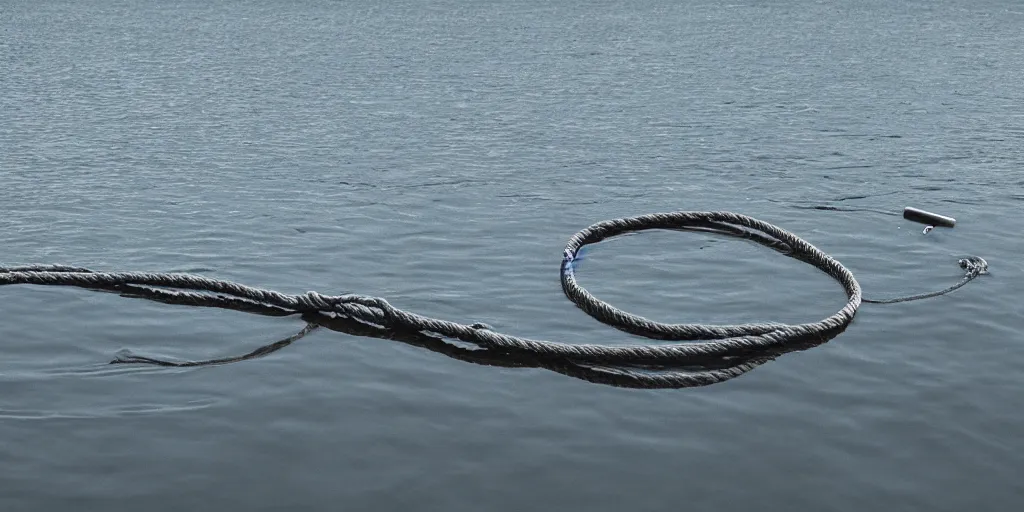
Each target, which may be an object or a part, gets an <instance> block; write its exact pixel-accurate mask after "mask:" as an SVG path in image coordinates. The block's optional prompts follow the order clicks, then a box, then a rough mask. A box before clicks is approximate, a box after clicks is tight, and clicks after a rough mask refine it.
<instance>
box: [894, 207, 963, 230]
mask: <svg viewBox="0 0 1024 512" xmlns="http://www.w3.org/2000/svg"><path fill="white" fill-rule="evenodd" d="M903 218H904V219H907V220H911V221H914V222H920V223H921V224H927V225H929V226H942V227H944V228H951V227H953V226H956V219H954V218H953V217H946V216H945V215H939V214H937V213H932V212H926V211H924V210H918V209H917V208H912V207H910V206H908V207H906V208H904V209H903Z"/></svg>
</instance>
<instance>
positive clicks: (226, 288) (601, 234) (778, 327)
mask: <svg viewBox="0 0 1024 512" xmlns="http://www.w3.org/2000/svg"><path fill="white" fill-rule="evenodd" d="M648 229H674V230H701V231H711V232H716V233H721V234H727V235H732V236H738V237H743V238H746V239H749V240H753V241H755V242H758V243H760V244H762V245H766V246H768V247H770V248H772V249H775V250H776V251H779V252H782V253H784V254H786V255H788V256H790V257H793V258H797V259H799V260H801V261H805V262H807V263H810V264H812V265H814V266H815V267H817V268H818V269H820V270H822V271H823V272H825V273H827V274H829V275H830V276H832V277H833V278H834V279H836V280H837V281H838V282H839V283H840V284H841V285H842V286H843V289H844V290H845V292H846V295H847V298H848V302H847V303H846V305H845V306H844V307H843V308H842V309H840V310H839V311H838V312H836V313H835V314H833V315H831V316H829V317H827V318H825V319H824V320H821V321H819V322H814V323H808V324H799V325H788V324H780V323H757V324H742V325H705V324H665V323H660V322H655V321H652V320H649V319H646V318H643V317H640V316H637V315H633V314H631V313H627V312H625V311H622V310H619V309H617V308H615V307H613V306H611V305H610V304H607V303H605V302H603V301H601V300H599V299H597V298H596V297H594V296H593V295H591V294H590V293H589V292H587V291H586V290H585V289H584V288H583V287H581V286H580V285H579V284H578V283H577V282H576V277H575V273H574V266H573V265H574V263H575V259H576V257H577V254H578V253H579V250H580V249H581V248H582V247H583V246H585V245H588V244H592V243H596V242H599V241H601V240H604V239H606V238H609V237H612V236H616V235H621V234H625V233H629V232H635V231H643V230H648ZM960 265H961V267H963V268H964V270H965V271H966V272H967V274H966V275H965V277H964V279H963V280H962V281H961V282H960V283H958V284H957V285H954V286H952V287H950V288H947V289H945V290H943V291H940V292H935V293H930V294H922V295H917V296H912V297H905V298H901V299H889V300H885V301H871V302H881V303H891V302H902V301H906V300H916V299H919V298H925V297H932V296H935V295H941V294H944V293H948V292H950V291H953V290H955V289H957V288H959V287H960V286H963V285H964V284H966V283H967V282H968V281H970V280H972V279H974V278H975V277H977V276H978V275H980V274H983V273H986V271H987V266H988V265H987V263H986V262H985V260H983V259H981V258H977V257H971V258H966V259H964V260H961V261H960ZM561 277H562V279H561V281H562V289H563V291H564V292H565V294H566V296H567V297H568V298H569V299H570V300H572V301H573V302H574V303H575V304H576V305H577V306H578V307H579V308H580V309H582V310H583V311H585V312H586V313H588V314H589V315H591V316H592V317H594V318H596V319H597V320H599V321H601V322H603V323H606V324H608V325H611V326H613V327H616V328H618V329H620V330H622V331H625V332H628V333H631V334H635V335H639V336H644V337H647V338H651V339H657V340H665V341H687V343H663V344H652V345H596V344H579V345H573V344H565V343H557V342H550V341H542V340H532V339H527V338H520V337H516V336H509V335H505V334H501V333H498V332H495V331H493V330H491V329H490V327H488V326H486V325H484V324H472V325H465V324H459V323H456V322H449V321H446V320H439V319H434V318H429V317H425V316H421V315H417V314H415V313H410V312H406V311H403V310H401V309H398V308H395V307H393V306H392V305H391V304H389V303H388V302H387V301H386V300H384V299H382V298H379V297H368V296H362V295H340V296H326V295H321V294H319V293H317V292H307V293H305V294H302V295H287V294H282V293H278V292H275V291H270V290H261V289H258V288H252V287H248V286H245V285H241V284H236V283H232V282H228V281H221V280H217V279H211V278H207V277H202V276H197V275H192V274H161V273H144V272H121V273H106V272H94V271H91V270H88V269H84V268H80V267H68V266H62V265H48V266H30V267H11V268H3V267H0V285H5V284H37V285H63V286H77V287H81V288H88V289H96V290H105V291H113V292H118V293H121V294H122V295H125V296H130V297H141V298H146V299H150V300H155V301H160V302H166V303H172V304H184V305H193V306H205V307H221V308H228V309H235V310H242V311H249V312H253V313H258V314H264V315H274V316H283V315H290V314H296V313H299V314H302V315H303V318H304V319H305V320H306V321H307V322H308V325H307V326H306V328H304V329H303V330H302V331H300V332H299V333H297V334H295V335H292V336H290V337H288V338H285V339H283V340H280V341H278V342H276V343H273V344H271V345H267V346H264V347H261V348H259V349H257V350H255V351H253V352H250V353H249V354H246V355H243V356H237V357H228V358H220V359H211V360H207V361H189V362H171V361H165V360H160V359H155V358H149V357H140V356H134V355H123V356H122V357H120V358H119V359H118V360H115V361H114V362H118V363H147V364H157V365H163V366H202V365H209V364H223V363H229V362H235V361H242V360H247V359H253V358H256V357H260V356H263V355H266V354H269V353H271V352H274V351H277V350H280V349H281V348H283V347H285V346H287V345H289V344H291V343H292V342H294V341H295V340H297V339H299V338H301V337H302V336H304V335H306V334H307V333H309V332H311V331H312V330H314V329H315V328H316V326H319V325H327V326H328V327H329V328H332V329H336V330H341V331H343V332H354V333H357V334H360V335H368V336H374V337H381V338H389V339H397V340H399V341H403V342H406V343H410V344H413V345H417V346H422V347H425V348H428V349H430V350H434V351H437V352H440V353H443V354H445V355H448V356H450V357H454V358H456V359H460V360H466V361H471V362H476V363H479V364H488V365H497V366H533V367H542V368H547V369H550V370H553V371H557V372H559V373H563V374H566V375H570V376H573V377H577V378H582V379H585V380H588V381H592V382H601V383H605V384H612V385H617V386H626V387H643V388H678V387H692V386H702V385H708V384H713V383H716V382H722V381H725V380H728V379H731V378H733V377H736V376H738V375H741V374H743V373H746V372H748V371H750V370H751V369H753V368H754V367H756V366H759V365H761V364H763V363H765V362H767V361H769V360H771V359H774V358H775V357H777V356H779V355H781V354H784V353H787V352H791V351H794V350H802V349H805V348H809V347H812V346H815V345H818V344H821V343H824V342H826V341H828V340H830V339H832V338H833V337H835V336H837V335H838V334H839V333H841V332H842V331H843V330H845V329H846V327H847V326H848V325H849V324H850V322H851V321H852V320H853V317H854V315H855V314H856V312H857V309H858V308H859V306H860V304H861V302H862V301H863V300H864V299H863V298H862V296H861V288H860V285H859V284H858V283H857V280H856V279H855V278H854V277H853V274H852V273H850V271H849V270H847V269H846V268H845V267H844V266H843V265H842V264H840V263H839V262H838V261H836V260H834V259H832V258H831V257H830V256H828V255H827V254H825V253H823V252H821V251H820V250H818V249H817V248H816V247H814V246H812V245H811V244H809V243H807V242H805V241H804V240H802V239H800V238H799V237H797V236H796V235H794V234H792V233H789V232H787V231H785V230H783V229H781V228H778V227H776V226H773V225H771V224H768V223H765V222H762V221H759V220H757V219H753V218H751V217H747V216H745V215H740V214H735V213H729V212H673V213H657V214H650V215H643V216H639V217H631V218H623V219H615V220H610V221H604V222H600V223H597V224H594V225H592V226H590V227H588V228H586V229H584V230H582V231H580V232H579V233H577V234H576V235H574V236H573V237H572V238H571V239H570V240H569V243H568V244H567V246H566V249H565V254H564V257H563V261H562V267H561ZM445 339H457V340H461V341H463V342H466V343H469V344H472V345H474V347H475V348H472V349H470V348H464V347H461V346H457V345H454V344H450V343H447V342H446V341H445Z"/></svg>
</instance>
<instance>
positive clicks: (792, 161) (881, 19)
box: [0, 0, 1024, 511]
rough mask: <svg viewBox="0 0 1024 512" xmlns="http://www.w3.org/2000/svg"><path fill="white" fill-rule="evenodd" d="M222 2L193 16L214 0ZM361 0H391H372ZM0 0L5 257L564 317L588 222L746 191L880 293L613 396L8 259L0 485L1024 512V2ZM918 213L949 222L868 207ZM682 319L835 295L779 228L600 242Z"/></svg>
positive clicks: (477, 314)
mask: <svg viewBox="0 0 1024 512" xmlns="http://www.w3.org/2000/svg"><path fill="white" fill-rule="evenodd" d="M211 4H213V5H211ZM367 4H372V5H367ZM848 4H849V3H847V2H800V1H796V0H784V1H778V2H755V3H753V5H751V3H750V2H748V3H737V4H728V5H727V4H725V3H723V2H712V1H704V2H697V1H683V2H673V1H660V2H659V1H644V0H640V1H635V2H628V3H621V4H620V3H612V2H573V1H566V2H553V3H549V2H539V1H531V2H516V3H507V2H486V1H479V2H473V1H462V0H451V1H447V2H404V3H403V2H377V3H371V2H318V1H306V2H268V1H264V2H246V3H242V2H198V1H177V2H155V1H148V2H147V1H137V2H127V1H124V2H122V1H114V0H90V1H83V2H47V3H35V2H17V1H6V2H0V34H2V35H0V178H2V182H0V206H2V208H3V211H2V215H0V236H2V240H3V243H2V248H0V262H2V263H3V264H8V265H10V264H24V263H66V264H75V265H82V266H88V267H91V268H94V269H101V270H151V271H187V272H196V273H202V274H205V275H210V276H214V277H218V278H223V279H230V280H234V281H239V282H242V283H246V284H250V285H254V286H260V287H267V288H273V289H276V290H280V291H285V292H290V293H298V292H303V291H306V290H318V291H321V292H324V293H339V292H343V291H349V292H354V293H362V294H370V295H377V296H382V297H386V298H387V299H388V300H390V301H391V302H392V303H393V304H395V305H397V306H399V307H401V308H404V309H408V310H412V311H416V312H419V313H422V314H426V315H430V316H434V317H441V318H447V319H451V320H458V321H462V322H476V321H482V322H487V323H489V324H491V325H492V326H494V327H495V329H497V330H499V331H503V332H508V333H511V334H517V335H524V336H531V337H537V338H544V339H551V340H559V341H569V342H602V343H615V342H627V341H636V340H631V339H630V337H629V336H627V335H625V334H623V333H621V332H619V331H616V330H614V329H610V328H608V327H605V326H602V325H601V324H599V323H598V322H596V321H594V320H592V319H591V318H589V317H587V316H586V315H585V314H583V313H582V312H580V311H579V310H577V309H576V308H575V307H574V306H573V305H572V303H570V302H569V301H568V300H566V299H565V298H564V297H563V296H562V293H561V290H560V288H559V284H558V265H559V263H560V258H561V251H562V248H563V246H564V244H565V242H566V240H567V239H568V238H569V237H570V236H571V235H572V234H573V233H574V232H576V231H577V230H578V229H580V228H582V227H585V226H587V225H589V224H591V223H593V222H596V221H600V220H604V219H609V218H614V217H619V216H625V215H636V214H642V213H648V212H657V211H669V210H679V209H686V210H731V211H736V212H741V213H745V214H749V215H753V216H755V217H758V218H760V219H763V220H766V221H769V222H772V223H775V224H778V225H780V226H782V227H784V228H787V229H789V230H792V231H794V232H795V233H797V234H799V235H800V236H802V237H804V238H805V239H807V240H808V241H810V242H811V243H813V244H815V245H817V246H818V247H820V248H821V249H823V250H824V251H826V252H828V253H830V254H832V255H834V256H835V257H837V258H838V259H839V260H840V261H842V262H843V263H844V264H846V265H847V266H848V267H849V268H850V269H851V270H852V271H853V272H854V273H855V275H857V277H858V279H859V280H860V282H861V284H862V285H863V286H864V288H865V293H866V295H868V296H870V297H879V298H880V297H886V296H892V295H899V294H908V293H916V292H920V291H930V290H933V289H938V288H941V287H944V286H947V285H949V284H952V283H953V282H955V281H956V280H957V278H958V277H959V276H960V269H959V268H957V266H956V258H958V257H961V256H964V255H969V254H976V255H979V256H983V257H984V258H986V259H987V260H988V261H989V263H990V264H991V265H992V275H991V276H987V277H984V278H982V279H979V280H977V281H976V282H974V283H972V284H970V285H968V286H967V287H965V288H963V289H961V290H959V291H957V292H956V293H954V294H952V295H948V296H944V297H940V298H937V299H932V300H929V301H923V302H915V303H908V304H902V305H892V306H873V305H865V306H864V307H863V308H862V309H861V311H860V313H859V314H858V316H857V319H856V321H855V322H854V324H853V326H852V327H851V328H850V329H849V330H847V331H846V332H845V333H844V334H843V335H841V336H840V337H839V338H837V339H835V340H833V341H832V342H831V343H829V344H827V345H824V346H821V347H817V348H815V349H813V350H810V351H807V352H802V353H797V354H790V355H787V356H785V357H783V358H781V359H780V360H778V361H775V362H773V363H769V364H767V365H765V366H762V367H761V368H759V369H757V370H755V371H754V372H752V373H750V374H747V375H745V376H743V377H740V378H738V379H735V380H732V381H730V382H727V383H724V384H720V385H716V386H712V387H708V388H701V389H689V390H677V391H636V390H624V389H617V388H612V387H607V386H601V385H595V384H588V383H585V382H582V381H579V380H574V379H570V378H567V377H564V376H561V375H558V374H555V373H552V372H548V371H545V370H537V369H499V368H493V367H485V366H479V365H474V364H470V363H465V362H460V361H456V360H453V359H449V358H447V357H445V356H443V355H440V354H436V353H434V352H430V351H428V350H424V349H422V348H417V347H413V346H409V345H406V344H403V343H400V342H397V341H389V340H381V339H376V338H368V337H359V336H351V335H346V334H343V333H338V332H333V331H330V330H321V331H318V332H316V333H314V334H313V335H311V336H310V337H308V338H306V339H304V340H302V341H301V342H299V343H297V344H296V345H294V346H292V347H290V348H288V349H286V350H284V351H281V352H279V353H276V354H273V355H271V356H269V357H266V358H264V359H260V360H257V361H252V362H247V363H243V364H237V365H230V366H222V367H215V368H204V369H192V370H174V369H170V370H168V369H159V368H124V367H111V366H109V365H106V364H105V363H106V362H107V361H109V360H110V359H111V358H112V357H113V356H114V354H115V353H117V351H118V350H121V349H125V348H129V349H132V350H134V351H137V352H139V353H145V354H150V355H161V356H165V357H174V358H183V359H188V358H202V357H217V356H221V355H228V354H235V353H239V352H244V351H246V350H249V349H251V348H254V347H255V346H257V345H259V344H261V343H264V342H269V341H272V340H274V339H277V338H279V337H282V336H285V335H287V334H290V333H292V332H294V331H296V330H297V329H299V328H300V327H301V325H302V323H301V322H300V321H299V320H297V319H294V318H283V319H282V318H269V317H262V316H256V315H250V314H244V313H237V312H230V311H222V310H199V309H190V308H186V307H180V306H170V305H163V304H156V303H150V302H146V301H139V300H132V299H125V298H120V297H117V296H114V295H110V294H97V293H93V292H88V291H83V290H77V289H68V288H44V287H33V286H9V287H4V288H0V300H2V303H3V307H2V308H0V339H2V340H3V358H2V361H0V461H2V463H0V508H2V509H3V510H5V511H6V510H11V511H14V510H69V509H71V508H75V509H82V510H107V511H113V510H125V511H128V510H140V509H143V510H218V511H220V510H227V509H228V508H232V509H234V508H237V509H240V510H284V509H288V510H501V511H506V510H507V511H513V510H575V509H581V510H582V509H586V510H667V509H672V508H686V509H692V510H747V509H765V508H767V509H772V510H776V509H778V510H834V511H854V510H857V511H859V510H866V509H867V508H868V507H871V508H875V507H877V508H878V509H880V510H928V511H937V510H949V511H960V510H1012V509H1016V508H1018V507H1020V506H1021V505H1022V504H1024V484H1022V483H1021V482H1020V474H1021V473H1022V472H1024V455H1022V450H1024V434H1022V432H1024V412H1022V411H1024V398H1022V396H1024V395H1022V394H1021V392H1020V389H1021V388H1022V387H1024V372H1022V370H1021V368H1024V335H1022V334H1021V329H1024V310H1022V307H1021V305H1020V304H1021V303H1020V290H1021V287H1022V285H1024V260H1022V258H1021V256H1020V254H1021V253H1022V252H1024V242H1022V241H1021V237H1020V232H1021V227H1020V226H1021V219H1022V214H1024V107H1022V105H1024V87H1022V86H1021V84H1022V83H1024V4H1021V3H1020V2H1018V1H1015V0H991V1H969V0H963V1H951V0H945V1H938V2H921V1H917V2H898V3H897V2H881V1H876V2H867V3H865V2H856V6H852V5H848ZM908 205H912V206H917V207H919V208H925V209H929V210H933V211H937V212H940V213H943V214H946V215H951V216H954V217H956V218H957V219H958V221H959V223H958V225H957V227H956V228H955V229H952V230H948V229H946V230H942V229H940V230H936V231H933V232H932V233H930V234H928V235H927V236H925V235H922V234H921V228H922V226H920V225H917V224H911V223H909V222H906V221H904V220H903V219H901V218H900V217H898V216H891V215H884V214H880V213H875V212H869V211H856V212H848V211H819V210H813V209H805V208H801V207H807V206H838V207H848V208H867V209H875V210H883V211H890V212H899V211H901V210H902V208H903V207H904V206H908ZM579 277H580V281H581V283H582V284H584V285H585V286H587V287H588V288H589V289H590V290H591V291H592V292H594V293H595V294H596V295H598V296H599V297H601V298H603V299H605V300H608V301H610V302H612V303H613V304H616V305H619V306H621V307H624V308H626V309H628V310H630V311H633V312H636V313H640V314H643V315H646V316H649V317H652V318H656V319H659V320H664V321H679V322H683V321H685V322H710V323H740V322H747V321H769V320H773V321H780V322H795V321H814V320H817V319H820V318H822V317H825V316H827V315H828V314H830V313H832V312H834V311H835V310H836V309H838V308H839V307H841V306H842V304H843V303H844V301H845V300H844V296H843V293H842V291H841V289H840V288H839V286H838V285H837V284H836V283H834V282H833V281H831V280H830V279H829V278H828V277H827V276H825V275H824V274H821V273H820V272H818V271H816V270H815V269H813V268H811V267H809V266H806V265H803V264H801V263H799V262H796V261H794V260H790V259H788V258H783V257H779V256H778V255H777V254H775V253H773V252H772V251H769V250H766V249H764V248H762V247H759V246H756V245H752V244H745V243H742V242H737V241H734V240H728V239H721V238H716V237H711V236H706V235H698V234H680V233H672V234H664V233H650V234H644V235H641V236H632V237H624V238H622V239H619V240H615V241H610V242H608V243H604V244H601V245H598V246H595V247H593V248H592V250H591V251H590V253H589V258H588V260H587V261H586V262H585V263H584V266H583V267H582V268H581V269H580V271H579Z"/></svg>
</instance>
